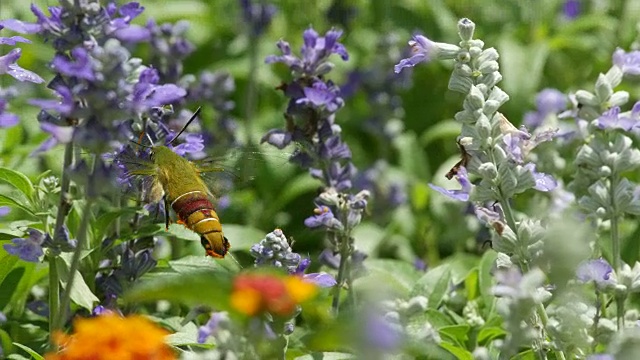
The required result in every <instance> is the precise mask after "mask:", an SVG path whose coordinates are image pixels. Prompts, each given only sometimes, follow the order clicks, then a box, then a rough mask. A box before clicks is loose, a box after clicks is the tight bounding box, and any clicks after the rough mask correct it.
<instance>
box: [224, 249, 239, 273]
mask: <svg viewBox="0 0 640 360" xmlns="http://www.w3.org/2000/svg"><path fill="white" fill-rule="evenodd" d="M227 255H228V256H229V257H230V258H231V259H232V260H233V262H235V263H236V264H237V265H238V267H239V268H240V270H242V269H243V267H242V265H240V263H239V262H238V260H237V259H236V257H235V256H233V254H231V252H228V253H227Z"/></svg>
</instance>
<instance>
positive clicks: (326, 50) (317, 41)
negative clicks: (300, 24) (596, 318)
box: [265, 28, 349, 76]
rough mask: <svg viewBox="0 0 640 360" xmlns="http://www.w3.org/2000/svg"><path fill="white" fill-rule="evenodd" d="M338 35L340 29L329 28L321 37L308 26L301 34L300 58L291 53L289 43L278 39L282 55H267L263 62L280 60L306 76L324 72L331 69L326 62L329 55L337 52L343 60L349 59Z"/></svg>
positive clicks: (340, 33) (271, 62)
mask: <svg viewBox="0 0 640 360" xmlns="http://www.w3.org/2000/svg"><path fill="white" fill-rule="evenodd" d="M340 36H342V31H340V30H335V29H331V30H329V31H327V33H326V34H325V36H324V37H321V36H318V33H317V32H316V31H315V30H313V28H309V29H307V30H305V32H304V34H303V35H302V37H303V39H304V45H302V49H301V50H300V53H301V55H302V58H298V57H296V56H294V55H292V54H291V47H290V46H289V43H288V42H286V41H283V40H280V41H278V44H277V46H278V49H280V52H281V53H282V55H280V56H277V55H270V56H267V58H266V59H265V63H267V64H273V63H276V62H281V63H284V64H286V65H287V66H289V67H290V68H291V70H292V71H294V72H295V73H299V74H306V75H308V76H314V75H322V74H325V73H327V72H328V71H329V70H331V66H328V65H327V64H326V63H327V59H328V58H329V56H330V55H332V54H338V55H340V57H341V58H342V60H345V61H346V60H348V59H349V54H347V50H346V49H345V47H344V45H342V44H341V43H339V42H338V39H339V38H340Z"/></svg>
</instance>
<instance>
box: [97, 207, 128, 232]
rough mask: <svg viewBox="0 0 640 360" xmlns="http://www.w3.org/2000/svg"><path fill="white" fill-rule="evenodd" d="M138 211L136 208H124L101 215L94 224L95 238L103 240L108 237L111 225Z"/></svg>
mask: <svg viewBox="0 0 640 360" xmlns="http://www.w3.org/2000/svg"><path fill="white" fill-rule="evenodd" d="M135 213H136V209H134V208H129V207H127V208H122V209H111V210H109V211H108V212H106V213H104V214H102V215H100V216H99V217H98V218H97V219H96V220H95V221H93V222H92V230H93V234H94V235H93V236H94V238H96V239H102V238H104V236H105V235H106V232H107V229H109V226H110V225H111V223H112V222H113V221H114V220H115V219H117V218H119V217H122V216H125V215H127V214H135Z"/></svg>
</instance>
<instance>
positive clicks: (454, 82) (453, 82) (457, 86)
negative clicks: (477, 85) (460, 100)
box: [448, 73, 473, 94]
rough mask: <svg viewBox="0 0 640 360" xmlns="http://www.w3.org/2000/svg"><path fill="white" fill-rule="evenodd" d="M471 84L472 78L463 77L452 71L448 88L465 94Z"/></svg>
mask: <svg viewBox="0 0 640 360" xmlns="http://www.w3.org/2000/svg"><path fill="white" fill-rule="evenodd" d="M471 86H473V80H471V78H468V77H463V76H460V75H458V74H455V73H454V74H452V75H451V78H450V79H449V86H448V88H449V90H451V91H457V92H459V93H463V94H466V93H468V92H469V89H471Z"/></svg>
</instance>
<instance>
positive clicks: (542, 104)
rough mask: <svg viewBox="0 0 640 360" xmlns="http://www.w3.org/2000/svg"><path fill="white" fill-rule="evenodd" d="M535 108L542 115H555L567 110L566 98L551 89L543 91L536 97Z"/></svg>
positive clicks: (561, 93) (559, 92)
mask: <svg viewBox="0 0 640 360" xmlns="http://www.w3.org/2000/svg"><path fill="white" fill-rule="evenodd" d="M536 106H537V108H538V111H539V112H540V113H543V114H556V113H559V112H560V111H563V110H565V109H566V108H567V96H566V95H565V94H564V93H563V92H561V91H559V90H557V89H552V88H546V89H543V90H542V91H540V92H539V93H538V95H537V96H536Z"/></svg>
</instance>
